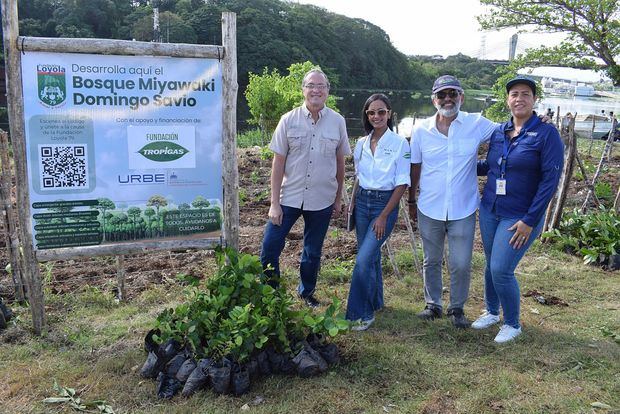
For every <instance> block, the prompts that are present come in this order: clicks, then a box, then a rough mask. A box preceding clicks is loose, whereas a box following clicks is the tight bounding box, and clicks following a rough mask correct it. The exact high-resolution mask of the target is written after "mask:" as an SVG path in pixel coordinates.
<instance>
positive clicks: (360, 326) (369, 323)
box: [351, 317, 375, 331]
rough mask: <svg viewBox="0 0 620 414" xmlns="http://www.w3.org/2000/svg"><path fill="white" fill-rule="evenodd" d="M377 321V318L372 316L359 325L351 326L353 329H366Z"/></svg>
mask: <svg viewBox="0 0 620 414" xmlns="http://www.w3.org/2000/svg"><path fill="white" fill-rule="evenodd" d="M374 321H375V318H374V317H373V318H370V319H368V320H367V321H361V322H360V323H359V325H353V326H352V327H351V330H352V331H365V330H366V329H368V328H370V325H372V323H373V322H374Z"/></svg>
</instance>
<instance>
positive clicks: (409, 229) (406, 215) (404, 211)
mask: <svg viewBox="0 0 620 414" xmlns="http://www.w3.org/2000/svg"><path fill="white" fill-rule="evenodd" d="M408 209H409V206H408V204H407V201H406V200H405V198H404V197H403V198H401V199H400V214H401V216H402V217H403V221H404V222H405V227H406V228H407V233H408V234H409V241H410V242H411V250H412V252H413V265H414V266H415V270H416V271H417V272H418V274H419V275H421V274H422V267H421V266H420V261H419V260H418V243H417V241H416V237H415V231H414V230H413V226H412V225H411V218H410V217H409V212H408V211H407V210H408Z"/></svg>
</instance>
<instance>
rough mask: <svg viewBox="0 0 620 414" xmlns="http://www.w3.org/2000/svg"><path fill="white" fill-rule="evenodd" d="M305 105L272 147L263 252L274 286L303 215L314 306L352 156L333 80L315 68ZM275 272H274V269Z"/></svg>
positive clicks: (303, 283) (304, 268)
mask: <svg viewBox="0 0 620 414" xmlns="http://www.w3.org/2000/svg"><path fill="white" fill-rule="evenodd" d="M302 89H303V94H304V103H303V105H301V106H300V107H298V108H295V109H293V110H292V111H290V112H288V113H286V114H284V115H283V116H282V118H281V119H280V122H279V123H278V126H277V127H276V130H275V132H274V133H273V137H272V140H271V144H270V145H269V148H270V149H271V150H272V151H273V152H274V156H273V163H272V170H271V206H270V207H269V221H268V222H267V227H266V228H265V235H264V238H263V245H262V249H261V257H260V258H261V263H262V265H263V267H264V268H265V269H267V270H266V274H267V275H268V276H270V277H271V279H272V282H273V284H278V283H279V279H280V266H279V260H280V254H281V253H282V250H283V249H284V243H285V238H286V235H287V234H288V233H289V231H290V230H291V227H293V224H295V222H296V221H297V219H298V218H299V217H300V216H303V218H304V249H303V252H302V255H301V263H300V266H299V273H300V283H299V287H298V289H297V291H298V293H299V296H300V297H301V298H302V299H303V300H304V301H305V303H306V304H307V305H308V306H310V307H317V306H319V304H320V303H319V301H318V300H317V299H316V298H315V297H314V290H315V287H316V280H317V276H318V272H319V267H320V263H321V250H322V248H323V240H324V239H325V235H326V234H327V228H328V227H329V220H330V218H331V217H332V214H333V216H334V217H338V216H339V215H340V212H341V210H342V202H341V198H340V197H341V194H342V188H343V185H344V157H345V156H346V155H349V154H351V148H350V146H349V139H348V137H347V129H346V125H345V121H344V118H343V117H342V116H341V115H340V114H338V113H337V112H335V111H333V110H331V109H330V108H327V107H326V106H325V102H326V101H327V97H328V95H329V81H328V79H327V76H326V75H325V73H323V72H322V71H321V70H320V69H318V68H317V69H312V70H310V71H309V72H308V73H306V75H305V76H304V79H303V82H302ZM269 267H270V268H272V270H270V269H269Z"/></svg>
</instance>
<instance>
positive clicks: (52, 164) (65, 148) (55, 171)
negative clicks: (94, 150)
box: [39, 144, 89, 190]
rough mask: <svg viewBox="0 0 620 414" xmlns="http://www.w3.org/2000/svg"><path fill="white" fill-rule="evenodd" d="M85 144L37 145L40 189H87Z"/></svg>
mask: <svg viewBox="0 0 620 414" xmlns="http://www.w3.org/2000/svg"><path fill="white" fill-rule="evenodd" d="M86 150H87V148H86V145H80V144H78V145H73V144H63V145H55V144H49V145H39V165H40V169H41V189H42V190H54V189H71V188H79V189H88V188H89V181H88V157H87V153H86Z"/></svg>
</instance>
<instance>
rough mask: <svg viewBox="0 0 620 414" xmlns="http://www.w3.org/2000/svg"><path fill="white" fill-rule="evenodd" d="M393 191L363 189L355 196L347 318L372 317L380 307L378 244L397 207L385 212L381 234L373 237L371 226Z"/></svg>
mask: <svg viewBox="0 0 620 414" xmlns="http://www.w3.org/2000/svg"><path fill="white" fill-rule="evenodd" d="M393 192H394V191H393V190H390V191H377V190H364V189H362V188H358V191H357V194H356V195H355V235H356V236H357V256H356V258H355V267H354V268H353V275H352V276H351V289H350V290H349V300H348V301H347V316H346V318H347V319H348V320H350V321H356V320H358V319H361V320H363V321H366V320H369V319H372V317H373V316H374V312H375V311H376V310H379V309H381V308H382V307H383V274H382V271H381V245H382V244H383V242H384V241H385V240H386V239H387V238H388V237H389V236H390V233H392V230H393V229H394V224H396V219H397V218H398V206H396V207H395V208H394V209H393V210H392V211H391V212H390V214H389V215H388V217H387V220H386V224H385V233H384V235H383V237H382V238H381V239H379V240H377V236H376V234H375V232H374V230H373V229H372V225H373V223H374V222H375V220H376V219H377V217H378V216H379V214H381V212H382V211H383V209H384V208H385V205H386V204H387V203H388V201H389V200H390V197H391V196H392V193H393Z"/></svg>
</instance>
